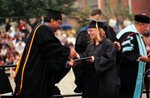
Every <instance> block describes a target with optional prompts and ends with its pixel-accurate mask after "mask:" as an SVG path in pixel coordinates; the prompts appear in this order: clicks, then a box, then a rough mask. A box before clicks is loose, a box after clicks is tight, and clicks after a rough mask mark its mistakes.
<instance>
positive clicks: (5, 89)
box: [0, 69, 12, 94]
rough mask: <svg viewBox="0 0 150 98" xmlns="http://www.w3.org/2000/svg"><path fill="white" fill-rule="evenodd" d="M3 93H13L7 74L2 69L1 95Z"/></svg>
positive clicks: (0, 77) (0, 79) (0, 71)
mask: <svg viewBox="0 0 150 98" xmlns="http://www.w3.org/2000/svg"><path fill="white" fill-rule="evenodd" d="M3 93H12V88H11V84H10V82H9V79H8V76H7V74H5V72H4V71H3V70H2V69H0V94H3Z"/></svg>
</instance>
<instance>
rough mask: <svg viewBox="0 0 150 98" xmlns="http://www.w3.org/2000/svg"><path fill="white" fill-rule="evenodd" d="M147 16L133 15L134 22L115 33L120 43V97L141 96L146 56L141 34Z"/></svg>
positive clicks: (144, 29) (131, 97) (145, 25)
mask: <svg viewBox="0 0 150 98" xmlns="http://www.w3.org/2000/svg"><path fill="white" fill-rule="evenodd" d="M148 23H149V17H148V16H145V15H142V14H141V15H135V23H134V24H132V25H130V26H128V27H126V28H124V29H123V30H122V31H120V32H119V33H118V35H117V38H118V39H119V41H120V43H121V45H122V57H121V60H120V64H119V66H120V78H121V89H120V93H121V95H120V98H141V96H142V90H143V78H144V70H145V66H146V62H149V61H150V58H149V57H148V56H147V50H146V47H145V43H144V40H143V38H142V34H144V32H145V31H146V30H147V26H148Z"/></svg>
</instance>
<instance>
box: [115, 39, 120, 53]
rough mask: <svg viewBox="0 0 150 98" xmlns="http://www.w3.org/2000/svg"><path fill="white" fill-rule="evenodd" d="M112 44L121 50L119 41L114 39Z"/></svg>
mask: <svg viewBox="0 0 150 98" xmlns="http://www.w3.org/2000/svg"><path fill="white" fill-rule="evenodd" d="M114 45H115V48H116V50H117V51H120V50H121V45H120V43H119V42H117V41H115V42H114Z"/></svg>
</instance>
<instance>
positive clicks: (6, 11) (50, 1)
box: [0, 0, 75, 17]
mask: <svg viewBox="0 0 150 98" xmlns="http://www.w3.org/2000/svg"><path fill="white" fill-rule="evenodd" d="M0 4H1V6H0V12H1V14H0V17H40V16H41V15H42V14H44V10H43V9H45V8H51V9H58V10H61V11H64V12H66V13H71V11H73V10H75V9H74V8H72V4H73V0H0Z"/></svg>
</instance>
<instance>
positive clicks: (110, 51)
mask: <svg viewBox="0 0 150 98" xmlns="http://www.w3.org/2000/svg"><path fill="white" fill-rule="evenodd" d="M88 56H94V57H95V62H94V63H90V62H86V64H81V66H83V69H82V70H83V73H82V75H81V77H82V82H83V84H82V85H83V89H82V91H83V96H82V97H83V98H118V96H119V95H118V94H119V85H120V79H119V76H118V72H117V71H116V54H115V47H114V44H113V42H112V41H110V40H109V39H107V38H106V39H104V41H103V42H102V43H100V44H99V45H94V44H90V45H89V46H88V47H87V49H86V51H85V53H83V55H81V57H88Z"/></svg>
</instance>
